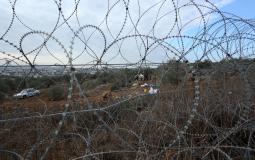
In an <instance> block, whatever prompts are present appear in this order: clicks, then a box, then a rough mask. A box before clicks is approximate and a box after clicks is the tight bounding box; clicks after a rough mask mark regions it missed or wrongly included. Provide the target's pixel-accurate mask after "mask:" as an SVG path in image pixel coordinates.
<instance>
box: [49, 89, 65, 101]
mask: <svg viewBox="0 0 255 160" xmlns="http://www.w3.org/2000/svg"><path fill="white" fill-rule="evenodd" d="M65 95H66V94H65V91H64V89H63V87H61V86H55V87H52V88H50V89H49V90H48V98H49V100H51V101H59V100H62V99H64V97H65Z"/></svg>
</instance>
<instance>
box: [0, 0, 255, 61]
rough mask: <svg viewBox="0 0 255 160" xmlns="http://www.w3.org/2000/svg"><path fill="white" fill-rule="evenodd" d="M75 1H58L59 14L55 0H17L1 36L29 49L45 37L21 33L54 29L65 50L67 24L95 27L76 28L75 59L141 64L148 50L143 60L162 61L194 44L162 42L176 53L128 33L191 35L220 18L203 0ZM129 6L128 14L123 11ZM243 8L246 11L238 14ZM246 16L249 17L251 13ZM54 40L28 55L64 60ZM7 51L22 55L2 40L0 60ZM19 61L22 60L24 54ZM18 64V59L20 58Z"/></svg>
mask: <svg viewBox="0 0 255 160" xmlns="http://www.w3.org/2000/svg"><path fill="white" fill-rule="evenodd" d="M76 1H77V0H76ZM236 1H239V2H240V0H212V1H211V2H212V3H213V4H214V5H215V6H217V7H218V8H219V9H223V10H224V11H230V12H231V8H229V6H231V5H234V6H235V3H236ZM250 1H252V0H250ZM78 2H79V3H78V5H75V1H72V0H62V4H61V9H62V13H63V16H64V17H63V16H62V15H61V13H60V12H59V10H58V8H59V6H58V5H59V4H58V5H57V4H56V3H55V1H53V0H17V1H16V4H15V14H16V16H14V21H13V23H12V26H11V28H10V30H9V32H8V33H7V34H6V35H5V36H4V37H3V39H5V40H8V41H9V42H11V43H13V44H15V45H16V46H18V47H19V46H20V42H21V46H22V49H23V51H24V52H25V53H29V52H30V51H32V50H34V49H36V48H38V46H40V45H42V43H43V41H44V39H45V38H46V35H43V34H38V33H35V34H28V36H24V35H25V34H26V33H28V32H32V31H41V32H45V33H47V34H50V33H51V32H52V30H53V28H54V27H56V29H55V31H54V32H53V33H52V36H53V37H54V38H56V39H57V41H58V42H60V43H61V44H62V45H63V47H64V48H65V50H66V51H67V52H68V54H69V52H70V45H71V41H72V37H73V36H74V34H73V33H72V31H71V30H70V28H69V27H68V25H70V27H71V28H72V30H73V31H74V32H76V31H77V30H78V29H79V28H80V27H82V26H86V25H92V26H96V27H98V28H99V29H100V31H99V30H97V29H95V28H94V27H85V28H84V29H83V30H81V32H79V34H78V36H79V37H80V39H79V38H77V37H76V38H75V39H74V45H73V46H72V48H73V49H72V53H73V56H72V57H73V58H74V60H73V63H79V64H85V63H90V62H95V61H97V60H98V59H99V58H100V57H102V59H101V60H102V62H103V63H127V62H139V61H140V60H141V59H143V58H144V55H145V54H146V53H147V54H148V55H147V56H146V60H147V61H151V62H162V61H166V60H168V59H170V58H173V57H176V55H174V54H179V55H180V54H181V53H180V52H182V50H184V51H187V50H188V49H189V47H190V46H191V45H193V42H192V41H191V40H183V42H182V43H184V44H183V45H182V44H181V41H182V40H181V39H180V38H178V40H176V39H166V40H165V42H167V43H170V44H171V45H172V47H171V48H172V49H173V50H175V53H172V52H170V51H169V50H167V49H165V48H164V47H162V46H160V45H158V43H157V45H155V44H154V45H153V43H154V42H155V40H153V39H150V38H145V37H144V36H143V37H132V35H138V34H141V35H146V36H150V37H155V38H157V39H161V38H165V37H171V36H172V37H174V36H179V35H189V36H195V34H197V33H198V32H199V31H200V30H202V29H203V20H205V21H206V23H208V24H209V23H210V21H214V20H216V19H217V18H218V17H219V14H215V13H214V14H207V13H208V12H210V11H211V10H210V9H208V8H206V7H209V8H212V6H211V5H210V4H209V3H207V2H205V1H204V0H196V1H195V2H196V3H197V4H198V5H200V10H198V9H197V8H196V6H195V5H193V4H192V2H191V1H189V0H174V4H173V3H172V1H170V0H130V2H129V4H127V3H128V0H93V1H91V0H80V1H78ZM57 3H59V1H57ZM12 5H13V1H12V2H11V3H10V2H9V1H8V0H0V11H1V14H0V23H1V25H0V36H2V35H3V34H4V33H5V32H6V29H7V28H8V26H9V25H10V22H11V20H12V16H13V11H12ZM127 5H128V12H127V14H126V6H127ZM174 5H175V6H176V7H177V8H179V9H178V11H177V12H178V15H177V16H178V17H177V19H178V21H177V23H175V17H176V14H175V13H176V12H175V10H174V7H173V6H174ZM202 6H205V7H202ZM233 8H235V7H233ZM236 10H237V8H235V10H234V11H233V12H235V14H238V13H237V12H238V11H236ZM239 10H240V11H242V10H241V9H239ZM200 11H201V12H202V13H203V14H204V15H205V17H204V19H202V17H201V14H200ZM244 12H245V9H244V10H243V11H242V13H244ZM253 15H254V14H253ZM253 17H254V16H253ZM64 18H65V19H67V18H68V20H67V22H68V25H67V24H66V23H64V24H63V22H64ZM245 18H252V16H251V17H245ZM22 23H23V24H22ZM180 29H181V32H180V33H179V32H178V31H179V30H180ZM101 31H102V33H103V35H102V33H101ZM120 31H121V32H120ZM23 36H24V37H23ZM126 36H130V37H129V38H125V39H121V40H119V41H117V42H116V43H113V41H114V40H115V39H119V38H122V37H126ZM22 37H23V39H22ZM21 40H22V41H21ZM81 40H82V41H83V42H82V41H81ZM58 42H56V41H55V40H53V39H52V38H50V39H49V40H48V41H47V43H46V47H45V46H44V47H42V48H39V49H37V50H35V51H34V52H32V53H30V54H29V55H27V57H28V59H29V60H30V61H31V62H33V63H35V64H56V63H58V64H67V63H68V58H67V55H66V53H65V52H64V50H63V48H62V46H60V45H59V43H58ZM84 43H86V45H85V44H84ZM105 43H106V47H107V46H109V45H110V44H112V43H113V45H111V46H110V47H109V48H108V50H107V51H106V53H105V54H104V55H103V56H102V53H103V50H104V48H105ZM161 43H164V42H161ZM151 45H152V47H151V48H150V49H149V51H148V52H146V51H145V49H146V46H151ZM85 46H86V49H85V50H84V48H85ZM3 52H5V54H3ZM6 53H9V54H10V55H11V56H15V57H19V56H22V55H21V53H19V52H18V51H17V50H16V49H15V48H13V47H12V46H10V45H9V44H7V43H5V42H3V41H1V40H0V59H3V58H10V59H12V58H11V57H10V56H7V55H6ZM194 57H196V56H194V55H192V53H191V54H190V55H187V56H186V58H191V59H194ZM21 59H22V60H25V61H26V59H25V58H24V57H22V58H21ZM2 61H3V60H2ZM16 62H17V63H22V62H21V61H18V60H16Z"/></svg>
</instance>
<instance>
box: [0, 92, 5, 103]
mask: <svg viewBox="0 0 255 160" xmlns="http://www.w3.org/2000/svg"><path fill="white" fill-rule="evenodd" d="M4 99H5V95H4V93H2V92H0V102H1V101H2V100H4Z"/></svg>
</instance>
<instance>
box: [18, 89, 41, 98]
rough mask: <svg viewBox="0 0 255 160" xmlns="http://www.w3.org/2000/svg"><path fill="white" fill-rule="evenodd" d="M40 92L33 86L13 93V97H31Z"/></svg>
mask: <svg viewBox="0 0 255 160" xmlns="http://www.w3.org/2000/svg"><path fill="white" fill-rule="evenodd" d="M39 94H40V91H39V90H36V89H34V88H28V89H23V90H22V91H21V92H19V93H17V94H15V95H13V97H14V98H19V99H21V98H26V97H33V96H37V95H39Z"/></svg>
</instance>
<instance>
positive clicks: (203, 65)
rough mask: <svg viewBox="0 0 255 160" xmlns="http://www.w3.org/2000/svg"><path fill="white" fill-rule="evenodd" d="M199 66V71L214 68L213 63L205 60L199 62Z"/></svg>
mask: <svg viewBox="0 0 255 160" xmlns="http://www.w3.org/2000/svg"><path fill="white" fill-rule="evenodd" d="M197 66H198V68H199V69H207V68H210V67H211V66H212V63H211V61H209V60H204V61H201V62H198V64H197Z"/></svg>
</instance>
